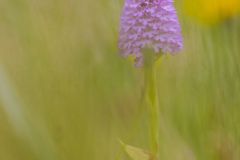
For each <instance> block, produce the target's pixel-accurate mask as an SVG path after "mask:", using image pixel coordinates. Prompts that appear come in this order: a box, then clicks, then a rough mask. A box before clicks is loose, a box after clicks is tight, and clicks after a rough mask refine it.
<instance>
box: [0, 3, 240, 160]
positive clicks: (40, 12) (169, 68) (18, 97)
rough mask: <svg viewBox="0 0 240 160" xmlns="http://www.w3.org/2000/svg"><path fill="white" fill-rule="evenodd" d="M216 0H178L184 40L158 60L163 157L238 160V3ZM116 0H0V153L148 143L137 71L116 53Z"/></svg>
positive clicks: (87, 159) (36, 159)
mask: <svg viewBox="0 0 240 160" xmlns="http://www.w3.org/2000/svg"><path fill="white" fill-rule="evenodd" d="M200 2H201V5H200ZM213 2H214V3H213ZM235 2H236V3H235ZM219 3H220V1H219ZM221 3H222V5H220V6H218V5H216V4H218V3H216V1H214V0H212V1H205V0H202V1H201V0H196V1H194V2H192V1H188V0H178V1H176V7H177V10H178V13H179V19H180V21H181V25H182V28H183V29H182V30H183V35H184V43H185V44H184V46H185V48H184V50H183V51H182V53H181V54H179V55H176V56H169V55H167V56H164V57H163V59H162V63H161V65H158V86H159V88H158V91H159V100H160V111H161V125H160V133H159V134H160V159H161V160H239V159H240V63H239V60H240V18H239V16H238V15H237V14H238V13H239V8H240V7H239V6H238V4H239V1H238V0H236V1H234V0H229V1H228V0H221ZM229 3H232V4H234V5H228V4H229ZM122 5H123V0H121V1H120V0H98V1H96V0H88V1H84V0H0V160H127V159H128V158H127V157H126V155H125V154H124V153H123V151H122V149H121V146H120V145H119V142H118V139H121V140H122V141H124V142H126V143H129V144H132V145H135V146H139V147H142V148H146V149H147V148H149V143H148V140H149V139H148V118H147V116H146V112H147V109H146V108H145V106H144V105H143V102H142V97H141V96H142V93H141V91H142V88H143V77H142V70H141V69H138V68H135V67H134V66H133V63H132V62H131V61H130V60H126V59H123V58H122V57H120V56H119V55H118V48H117V39H118V28H119V17H120V13H121V8H122ZM209 5H210V6H212V8H210V11H211V12H209V7H208V10H207V11H206V10H204V6H209ZM222 6H227V7H226V8H224V7H222ZM229 6H230V7H229ZM196 11H198V13H201V15H202V16H200V17H199V14H196V13H197V12H196ZM205 11H206V12H205Z"/></svg>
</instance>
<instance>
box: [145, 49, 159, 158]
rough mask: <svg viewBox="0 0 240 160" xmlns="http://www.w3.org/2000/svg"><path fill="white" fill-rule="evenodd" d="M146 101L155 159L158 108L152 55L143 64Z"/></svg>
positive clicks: (157, 145) (147, 55)
mask: <svg viewBox="0 0 240 160" xmlns="http://www.w3.org/2000/svg"><path fill="white" fill-rule="evenodd" d="M144 65H145V66H144V76H145V87H146V88H145V89H146V99H147V102H148V105H149V112H150V139H151V148H152V152H153V154H154V155H155V157H156V159H157V158H158V155H159V108H158V107H159V106H158V94H157V87H156V63H155V56H154V54H152V53H146V55H145V64H144Z"/></svg>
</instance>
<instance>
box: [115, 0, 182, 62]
mask: <svg viewBox="0 0 240 160" xmlns="http://www.w3.org/2000/svg"><path fill="white" fill-rule="evenodd" d="M182 46H183V44H182V36H181V27H180V25H179V22H178V17H177V14H176V10H175V8H174V5H173V0H125V5H124V8H123V12H122V16H121V26H120V36H119V48H120V52H121V55H123V56H124V57H127V56H129V55H134V57H135V62H136V65H137V66H141V65H142V63H143V53H142V52H143V49H144V48H150V49H153V51H154V52H155V53H163V54H164V53H171V54H174V53H177V52H179V51H180V50H181V49H182Z"/></svg>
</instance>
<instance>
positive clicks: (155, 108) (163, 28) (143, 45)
mask: <svg viewBox="0 0 240 160" xmlns="http://www.w3.org/2000/svg"><path fill="white" fill-rule="evenodd" d="M182 47H183V40H182V35H181V27H180V24H179V21H178V16H177V13H176V10H175V8H174V5H173V0H125V5H124V8H123V12H122V16H121V26H120V36H119V48H120V52H121V55H123V56H124V57H127V56H129V55H133V56H134V57H135V65H136V66H142V65H143V64H144V78H145V82H144V83H145V89H144V91H145V99H146V102H147V105H148V109H149V117H150V121H149V127H150V128H149V129H150V139H151V143H150V144H151V150H150V152H142V150H139V149H135V148H134V149H133V148H132V147H130V151H129V147H125V148H128V149H127V153H128V154H129V156H130V157H132V159H133V160H138V159H139V157H141V158H140V159H152V160H158V158H159V125H160V123H159V120H160V117H159V104H158V93H157V86H156V84H157V83H156V82H157V81H156V69H155V68H156V67H155V66H156V65H155V59H156V57H158V56H156V55H162V54H165V53H171V54H175V53H177V52H179V51H180V50H181V49H182ZM149 51H152V52H153V53H154V54H152V53H149ZM146 153H151V154H147V155H146ZM143 157H145V158H143Z"/></svg>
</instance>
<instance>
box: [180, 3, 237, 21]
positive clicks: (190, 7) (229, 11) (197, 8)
mask: <svg viewBox="0 0 240 160" xmlns="http://www.w3.org/2000/svg"><path fill="white" fill-rule="evenodd" d="M184 7H185V11H186V12H187V14H188V15H190V16H193V17H195V18H197V19H198V20H200V21H202V22H204V23H208V24H215V23H218V22H221V21H224V20H226V19H228V18H231V17H233V16H235V15H237V14H239V13H240V0H194V1H193V0H184Z"/></svg>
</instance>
